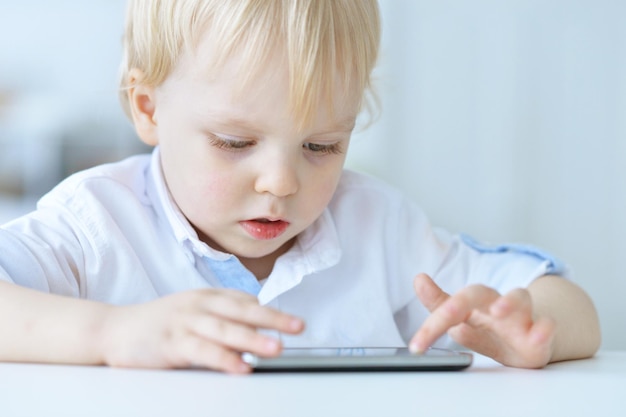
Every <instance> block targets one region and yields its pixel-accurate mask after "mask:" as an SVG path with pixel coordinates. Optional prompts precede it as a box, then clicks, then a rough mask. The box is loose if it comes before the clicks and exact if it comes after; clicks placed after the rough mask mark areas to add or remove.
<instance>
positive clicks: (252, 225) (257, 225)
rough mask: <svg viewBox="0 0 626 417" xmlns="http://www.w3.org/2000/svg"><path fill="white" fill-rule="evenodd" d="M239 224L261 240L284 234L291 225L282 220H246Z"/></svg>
mask: <svg viewBox="0 0 626 417" xmlns="http://www.w3.org/2000/svg"><path fill="white" fill-rule="evenodd" d="M239 224H241V227H243V228H244V230H245V231H246V232H248V234H249V235H250V236H252V237H253V238H255V239H259V240H270V239H275V238H277V237H278V236H280V235H282V234H283V233H284V232H285V230H287V227H288V226H289V223H287V222H284V221H282V220H279V221H275V222H267V223H265V222H259V221H255V220H246V221H243V222H240V223H239Z"/></svg>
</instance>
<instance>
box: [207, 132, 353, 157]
mask: <svg viewBox="0 0 626 417" xmlns="http://www.w3.org/2000/svg"><path fill="white" fill-rule="evenodd" d="M209 143H210V144H211V145H212V146H215V147H216V148H217V149H223V150H226V151H231V152H240V151H243V150H245V149H246V148H248V147H250V146H253V145H254V144H255V143H256V142H255V141H253V140H235V139H226V138H222V137H219V136H216V135H210V136H209ZM302 148H304V149H305V150H306V151H308V152H311V153H313V154H317V155H339V154H342V153H343V148H342V147H341V144H339V143H332V144H329V145H321V144H319V143H311V142H307V143H305V144H303V145H302Z"/></svg>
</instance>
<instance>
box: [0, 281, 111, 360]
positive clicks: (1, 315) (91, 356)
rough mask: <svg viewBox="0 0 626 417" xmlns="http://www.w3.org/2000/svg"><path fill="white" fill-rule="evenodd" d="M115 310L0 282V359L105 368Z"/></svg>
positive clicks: (89, 302) (95, 303) (102, 305)
mask: <svg viewBox="0 0 626 417" xmlns="http://www.w3.org/2000/svg"><path fill="white" fill-rule="evenodd" d="M112 308H114V307H112V306H109V305H106V304H102V303H97V302H93V301H86V300H79V299H73V298H69V297H61V296H56V295H50V294H45V293H41V292H37V291H34V290H30V289H27V288H22V287H19V286H16V285H13V284H10V283H7V282H3V281H0V334H1V335H2V336H0V361H7V362H44V363H70V364H102V363H103V356H104V355H103V353H102V352H101V346H102V343H101V337H100V334H101V329H102V326H103V323H104V321H105V319H106V316H107V314H108V313H109V311H110V310H111V309H112Z"/></svg>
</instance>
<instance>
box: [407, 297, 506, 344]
mask: <svg viewBox="0 0 626 417" xmlns="http://www.w3.org/2000/svg"><path fill="white" fill-rule="evenodd" d="M498 297H500V294H499V293H498V292H497V291H495V290H493V289H491V288H488V287H485V286H482V285H472V286H469V287H466V288H463V289H462V290H461V291H459V292H458V293H456V294H454V295H452V296H450V297H449V298H447V299H446V300H445V301H444V302H443V303H441V304H440V305H438V306H437V307H436V308H435V309H434V310H433V311H432V314H431V315H430V316H429V317H428V318H427V319H426V320H425V321H424V323H423V324H422V326H421V327H420V329H419V330H418V331H417V333H415V335H414V336H413V338H412V339H411V342H410V343H409V349H410V350H411V351H412V352H416V353H417V352H424V351H425V350H426V349H427V348H428V347H429V346H430V345H432V344H433V343H435V341H436V340H437V339H439V338H440V337H441V336H443V335H444V334H445V333H446V332H447V331H448V330H449V329H450V328H452V327H454V326H456V325H458V324H461V323H463V322H465V321H467V320H468V319H469V317H470V315H471V314H472V311H473V310H475V309H480V308H483V307H487V306H489V305H491V303H493V302H494V301H495V300H496V299H498Z"/></svg>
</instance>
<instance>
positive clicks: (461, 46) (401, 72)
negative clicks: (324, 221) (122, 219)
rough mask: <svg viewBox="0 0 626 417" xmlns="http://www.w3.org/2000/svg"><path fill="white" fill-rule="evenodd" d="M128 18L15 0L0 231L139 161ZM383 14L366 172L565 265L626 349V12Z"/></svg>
mask: <svg viewBox="0 0 626 417" xmlns="http://www.w3.org/2000/svg"><path fill="white" fill-rule="evenodd" d="M124 4H125V1H124V0H90V1H89V2H83V1H78V0H56V1H53V2H51V1H44V0H23V1H20V2H14V1H9V0H0V97H2V98H1V99H0V221H2V220H6V219H8V218H10V217H12V216H13V215H16V214H17V213H19V212H22V211H24V210H27V209H30V208H31V207H32V198H36V197H37V196H38V195H39V194H40V193H41V192H44V191H45V190H46V189H47V188H49V185H50V184H49V183H50V182H54V181H56V180H57V179H58V178H59V177H62V176H63V175H66V174H67V173H69V172H71V171H73V170H75V169H79V168H82V167H84V166H88V165H91V164H94V163H99V162H101V161H102V160H108V159H112V160H114V159H117V158H119V157H122V156H123V155H126V154H128V153H132V152H135V151H136V150H137V149H136V148H135V146H136V145H138V143H139V141H138V140H137V139H136V138H134V135H133V134H132V129H130V127H129V124H128V122H127V121H126V120H125V118H124V116H123V115H122V113H121V111H120V110H119V106H118V104H117V95H116V88H117V78H116V77H117V67H118V61H119V55H120V47H119V40H120V35H121V30H122V26H123V8H124ZM381 8H382V13H383V19H384V22H383V24H384V36H383V48H382V53H381V65H380V67H379V68H378V69H377V71H376V78H377V85H378V91H379V95H380V97H381V101H382V113H381V117H380V119H379V120H378V122H377V123H375V124H374V125H373V126H371V127H370V128H368V129H367V130H365V131H363V132H361V133H358V134H356V135H355V138H354V141H353V145H352V148H351V151H350V155H349V160H348V165H349V166H350V167H352V168H355V169H360V170H365V171H368V172H372V173H374V174H376V175H378V176H381V177H383V178H385V179H386V180H388V181H389V182H391V183H392V184H395V185H396V186H398V187H399V188H401V189H403V190H404V191H405V192H406V193H407V194H409V195H410V196H411V197H412V198H414V199H415V200H416V201H418V202H419V203H420V204H421V205H422V206H423V207H424V209H425V210H426V211H427V213H429V215H430V217H431V220H432V221H433V223H435V224H436V225H439V226H443V227H445V228H448V229H450V230H451V231H455V232H460V231H463V232H467V233H470V234H472V235H474V236H475V237H476V238H478V239H482V240H485V241H492V242H503V241H520V242H526V243H531V244H534V245H537V246H541V247H543V248H546V249H548V250H550V251H551V252H553V253H554V254H555V255H557V256H559V257H561V258H562V259H564V260H565V261H567V262H568V263H569V264H570V266H571V267H572V270H573V272H574V279H575V280H576V281H577V282H578V283H579V284H580V285H582V286H583V287H584V288H585V289H586V290H587V291H588V292H589V293H590V294H591V295H592V297H593V299H594V300H595V302H596V305H597V307H598V310H599V312H600V316H601V320H602V326H603V330H604V342H603V347H605V348H622V349H624V348H626V332H625V330H626V306H625V305H624V303H623V302H622V300H621V298H622V294H624V293H626V266H625V264H624V263H623V262H621V256H622V253H626V243H625V242H624V238H623V236H624V235H626V215H625V213H626V187H625V185H624V184H625V183H626V27H625V25H623V23H622V22H621V20H623V17H624V16H626V2H623V1H621V0H595V1H591V0H550V1H539V0H507V1H501V0H473V1H471V2H468V1H465V0H437V1H434V0H430V1H426V0H381ZM50 172H52V173H53V175H51V174H49V173H50ZM46 181H47V182H46ZM3 183H4V184H5V193H4V194H3V193H2V184H3ZM24 193H25V194H24Z"/></svg>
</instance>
